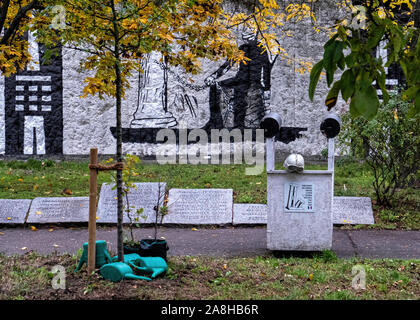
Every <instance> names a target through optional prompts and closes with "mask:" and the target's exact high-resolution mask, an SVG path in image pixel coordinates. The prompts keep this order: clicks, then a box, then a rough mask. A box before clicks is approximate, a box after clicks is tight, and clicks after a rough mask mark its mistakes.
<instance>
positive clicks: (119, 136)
mask: <svg viewBox="0 0 420 320" xmlns="http://www.w3.org/2000/svg"><path fill="white" fill-rule="evenodd" d="M111 3H112V12H113V21H112V22H113V26H114V39H115V45H114V58H115V59H116V61H115V66H114V67H115V82H116V83H115V85H116V88H115V89H116V92H115V98H116V103H117V110H116V112H117V114H116V116H117V123H116V127H117V161H118V162H122V161H123V156H122V123H121V87H122V83H121V65H120V62H121V57H120V53H121V52H120V45H119V42H118V40H119V37H120V35H119V28H118V21H117V18H118V17H117V13H116V9H115V5H114V1H112V2H111ZM123 197H124V193H123V179H122V170H117V199H118V200H117V217H118V218H117V252H118V261H122V262H124V248H123Z"/></svg>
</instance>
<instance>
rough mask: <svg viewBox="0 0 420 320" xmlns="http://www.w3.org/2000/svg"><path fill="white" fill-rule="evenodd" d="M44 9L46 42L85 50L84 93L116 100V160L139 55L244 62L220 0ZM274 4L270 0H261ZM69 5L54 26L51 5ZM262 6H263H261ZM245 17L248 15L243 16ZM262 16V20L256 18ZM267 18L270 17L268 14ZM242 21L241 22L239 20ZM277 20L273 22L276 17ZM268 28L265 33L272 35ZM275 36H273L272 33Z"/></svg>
mask: <svg viewBox="0 0 420 320" xmlns="http://www.w3.org/2000/svg"><path fill="white" fill-rule="evenodd" d="M45 2H46V5H47V7H46V10H44V11H43V13H42V14H40V15H37V19H36V21H35V23H34V29H35V30H37V38H38V40H39V41H42V42H43V43H45V44H54V43H55V42H56V41H58V40H60V41H61V43H62V45H63V46H64V47H67V48H72V49H75V50H80V51H83V52H84V53H86V58H85V59H84V60H83V61H82V67H83V69H84V70H90V71H94V72H95V74H94V76H90V77H86V78H85V81H86V83H87V84H86V86H85V88H84V90H83V92H84V95H85V96H86V95H89V94H91V95H95V94H98V95H99V97H100V98H103V97H104V96H105V95H106V96H111V97H113V98H115V104H116V128H117V146H116V160H117V161H118V162H122V161H123V153H122V124H121V114H122V112H123V106H122V100H123V98H124V94H125V91H126V89H127V88H128V87H129V81H128V80H129V77H130V76H132V74H133V72H135V71H142V70H141V60H142V58H143V57H144V55H145V54H147V53H150V52H152V51H156V52H160V53H161V54H162V60H163V61H164V62H165V63H168V64H170V65H175V66H180V67H182V68H183V69H184V70H185V71H186V72H188V73H192V74H194V73H197V72H198V71H199V70H200V60H201V59H204V58H206V59H210V60H219V59H222V58H223V59H225V58H227V59H229V60H230V61H231V62H232V63H240V62H243V63H245V60H246V58H245V56H244V53H243V52H242V51H240V50H239V49H238V45H237V43H236V41H235V40H236V38H235V35H234V33H233V29H232V28H233V25H234V24H236V23H237V22H236V21H238V20H234V19H231V16H230V15H227V14H226V13H225V12H224V11H223V9H222V7H221V0H212V1H207V0H166V1H158V0H154V1H152V0H129V1H122V0H45ZM260 4H261V6H262V7H267V8H270V6H272V1H260ZM57 5H61V6H63V7H64V8H65V11H66V15H65V28H63V29H62V30H59V31H57V30H54V29H52V28H51V27H50V24H51V20H52V19H53V17H54V13H53V12H52V9H53V8H54V6H57ZM258 10H260V9H258ZM266 18H267V15H262V14H257V15H255V16H254V18H253V19H254V21H255V22H259V25H260V26H261V25H262V26H264V23H263V22H264V21H263V19H266ZM245 19H246V18H245ZM258 19H260V21H258ZM267 19H268V18H267ZM241 23H242V22H241ZM273 23H274V22H273ZM268 35H269V33H268V32H266V33H265V37H266V38H267V39H268ZM271 39H272V38H271ZM117 196H118V200H117V201H118V258H119V260H123V229H122V221H123V180H122V172H121V171H117Z"/></svg>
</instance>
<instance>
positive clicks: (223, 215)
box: [164, 189, 233, 225]
mask: <svg viewBox="0 0 420 320" xmlns="http://www.w3.org/2000/svg"><path fill="white" fill-rule="evenodd" d="M232 210H233V190H232V189H171V190H169V200H168V215H167V216H166V217H165V220H164V223H173V224H192V225H196V224H230V223H232Z"/></svg>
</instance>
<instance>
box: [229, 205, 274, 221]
mask: <svg viewBox="0 0 420 320" xmlns="http://www.w3.org/2000/svg"><path fill="white" fill-rule="evenodd" d="M267 210H268V209H267V205H266V204H250V203H235V204H234V205H233V224H234V225H237V224H267Z"/></svg>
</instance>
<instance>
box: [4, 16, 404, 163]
mask: <svg viewBox="0 0 420 320" xmlns="http://www.w3.org/2000/svg"><path fill="white" fill-rule="evenodd" d="M327 20H328V22H329V21H330V20H329V19H327V18H326V21H327ZM296 27H299V28H301V29H299V30H297V31H299V38H298V39H297V38H294V39H283V40H282V41H283V43H282V45H283V46H284V48H285V50H286V51H287V52H288V53H289V54H290V56H293V57H295V58H302V59H306V60H311V59H312V60H314V61H317V59H319V58H320V57H322V53H323V47H322V46H323V43H325V37H324V38H323V35H319V34H315V35H314V34H312V33H311V26H308V27H307V28H306V27H305V26H303V25H297V26H296ZM27 36H28V40H29V42H30V53H31V55H32V57H33V58H34V61H33V62H32V63H30V64H29V65H28V66H27V67H26V69H25V70H23V71H21V72H19V73H18V74H16V75H14V76H12V77H9V78H3V77H0V155H2V154H5V155H9V156H10V155H11V156H14V155H16V156H20V155H24V156H32V155H41V156H48V155H86V154H88V153H89V149H90V148H91V147H96V148H98V149H99V152H100V153H101V154H114V153H115V145H116V143H115V133H116V130H115V102H114V100H113V99H111V98H109V99H106V100H100V99H98V98H97V97H92V96H89V97H87V98H81V95H82V91H83V87H84V85H85V82H84V79H85V77H86V76H87V74H85V73H81V72H79V71H80V70H78V66H79V62H80V60H81V59H82V58H83V57H82V56H81V53H80V52H77V51H74V50H70V49H64V48H63V49H62V50H59V53H58V55H57V56H55V57H53V59H51V60H50V61H48V62H47V61H44V59H43V57H44V48H43V47H42V46H39V45H38V44H37V43H36V42H35V41H34V38H33V36H32V35H31V34H28V35H27ZM324 36H325V35H324ZM238 42H239V45H240V48H241V49H242V50H243V51H244V52H245V55H246V56H247V57H248V58H249V59H250V61H248V62H247V64H240V65H239V66H233V65H231V64H230V63H229V62H228V61H219V62H209V61H203V64H202V67H203V68H202V69H203V72H202V74H200V75H197V76H191V75H187V74H185V73H184V72H183V71H182V70H180V69H179V68H176V67H173V66H169V65H168V64H167V63H166V62H165V60H164V59H162V56H161V55H160V54H158V53H156V52H152V53H150V54H148V55H147V56H145V57H144V59H143V61H142V69H143V70H144V73H138V74H137V75H134V76H133V78H132V79H130V85H131V87H130V88H129V89H128V90H127V91H126V96H125V99H124V101H123V119H122V120H123V121H122V122H123V142H124V145H123V151H124V152H129V153H133V154H138V155H147V156H151V155H153V154H154V153H155V152H156V150H157V147H158V145H157V144H156V136H157V133H158V132H159V130H161V129H162V128H169V129H173V130H174V132H175V133H177V132H178V133H179V130H181V129H182V130H187V132H188V131H191V130H193V129H204V130H205V131H206V132H207V133H208V137H209V138H210V137H211V134H210V132H211V130H212V129H228V130H233V129H239V130H245V129H252V130H253V133H254V137H255V129H257V128H258V127H259V123H260V120H261V119H262V117H263V116H264V115H265V114H266V113H267V112H269V111H274V112H277V113H279V114H280V116H281V117H282V120H283V126H284V127H283V128H282V130H281V132H280V133H279V135H278V137H277V141H279V142H278V143H277V145H276V147H277V148H281V150H282V151H283V152H289V153H290V152H298V153H301V154H303V155H316V154H319V153H320V152H321V150H323V149H324V148H325V146H326V140H325V138H324V137H323V136H322V134H321V133H320V131H319V125H320V124H319V121H320V119H321V118H322V116H323V115H324V114H325V112H326V107H325V105H324V101H325V96H326V95H327V93H328V88H327V87H326V85H325V83H321V82H322V80H321V82H320V86H319V88H317V92H316V95H315V99H314V102H311V101H309V97H308V85H309V74H306V73H305V74H300V73H298V72H295V70H294V68H293V65H289V63H288V62H287V61H286V60H284V59H282V57H281V56H276V55H272V54H270V52H268V51H265V50H264V48H263V47H261V46H260V45H259V40H258V37H257V36H256V34H253V33H250V32H248V31H246V30H245V31H244V32H242V33H241V32H240V31H238ZM386 53H387V52H386V48H385V43H383V44H381V47H380V48H379V50H378V52H377V56H378V57H382V59H383V61H384V63H385V62H386ZM386 70H387V73H388V77H387V82H386V84H387V87H388V89H393V88H395V86H397V85H398V84H401V83H403V77H402V73H401V71H400V70H399V69H398V68H395V67H394V66H391V67H389V68H387V69H386ZM335 109H336V110H343V111H345V110H347V109H348V106H347V105H346V104H345V103H344V102H343V101H340V102H339V103H338V105H337V107H336V108H335ZM176 136H177V138H178V136H179V135H178V134H176Z"/></svg>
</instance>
